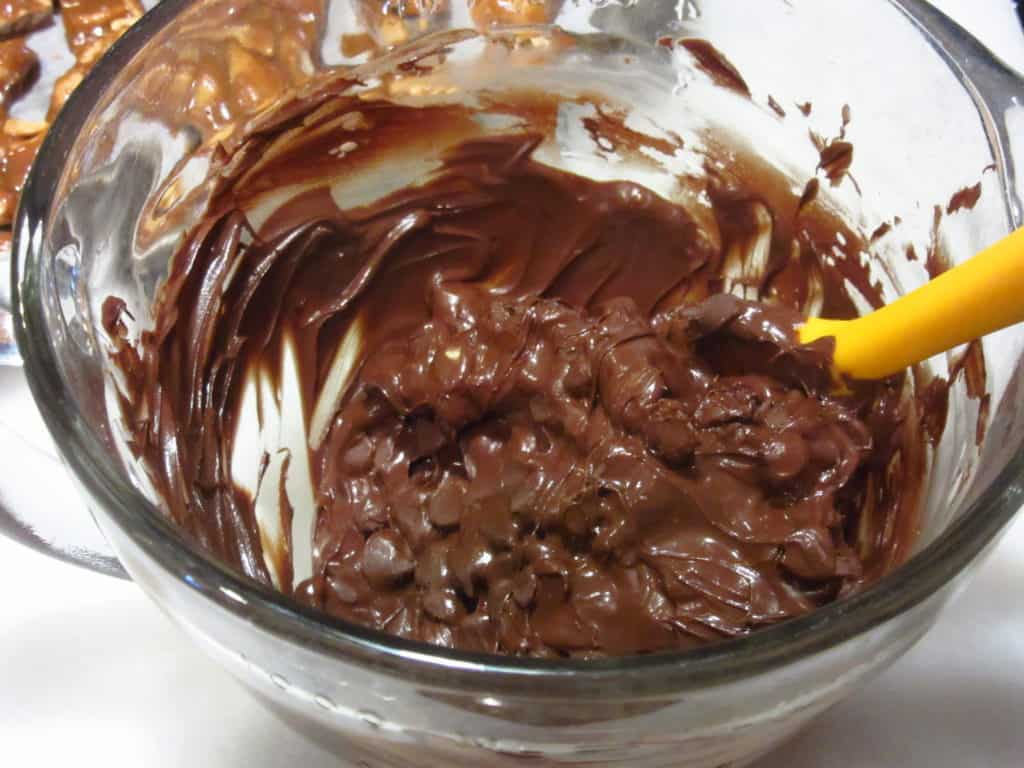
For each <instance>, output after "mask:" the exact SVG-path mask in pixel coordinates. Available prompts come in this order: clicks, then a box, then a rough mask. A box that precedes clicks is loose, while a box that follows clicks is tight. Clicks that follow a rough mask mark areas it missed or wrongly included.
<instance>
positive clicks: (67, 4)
mask: <svg viewBox="0 0 1024 768" xmlns="http://www.w3.org/2000/svg"><path fill="white" fill-rule="evenodd" d="M60 11H61V17H62V18H63V20H64V36H65V37H66V38H67V41H68V47H69V48H70V49H71V52H72V53H73V54H74V55H75V58H76V59H78V61H79V62H80V63H83V64H92V63H95V62H96V60H97V59H99V58H100V56H102V55H103V54H104V53H106V52H107V49H108V48H110V46H111V45H113V44H114V41H115V40H117V38H119V37H120V36H121V35H122V34H124V32H125V31H126V30H127V29H128V28H129V27H130V26H131V25H132V24H134V23H135V22H136V21H138V20H139V19H140V18H141V17H142V13H143V10H142V6H141V5H139V3H138V0H62V2H61V4H60Z"/></svg>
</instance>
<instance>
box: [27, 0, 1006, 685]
mask: <svg viewBox="0 0 1024 768" xmlns="http://www.w3.org/2000/svg"><path fill="white" fill-rule="evenodd" d="M881 1H882V2H884V3H886V4H889V5H891V6H894V7H895V8H896V9H898V10H900V11H901V12H903V13H904V14H907V15H908V16H911V18H912V20H913V21H914V22H915V23H916V24H917V25H918V26H920V27H922V28H923V29H924V30H927V29H928V25H929V24H932V23H934V18H932V19H930V20H922V19H918V18H916V17H914V15H913V13H912V10H910V9H908V8H907V6H906V5H904V4H903V2H901V0H881ZM192 5H194V2H193V0H163V1H162V2H159V3H158V4H157V5H156V6H155V7H154V8H153V9H152V10H150V11H149V12H148V13H147V14H146V15H145V16H144V17H143V18H142V19H141V20H140V21H139V22H138V23H136V24H135V25H134V26H133V27H132V28H131V29H129V30H128V32H126V34H125V35H124V36H123V37H122V38H121V39H120V40H119V41H118V42H117V43H116V44H115V45H114V46H113V47H112V48H111V50H110V51H109V52H108V54H107V55H106V56H105V57H104V58H103V59H102V60H101V61H100V62H99V63H98V64H97V66H96V67H95V68H94V69H93V71H92V72H91V73H90V74H89V76H88V77H86V79H85V81H84V82H83V84H82V85H81V86H80V87H79V88H78V89H76V91H75V92H74V93H73V94H72V96H71V98H70V99H69V101H68V102H67V104H66V105H65V108H64V109H63V110H62V112H61V114H60V115H59V116H58V118H57V120H56V121H55V122H54V124H53V126H52V127H51V129H50V131H49V134H48V135H47V137H46V139H45V141H44V143H43V145H42V148H41V149H40V152H39V156H38V158H39V159H38V161H37V162H36V163H34V164H33V168H32V171H31V173H30V175H29V178H28V181H27V183H26V185H25V189H24V192H23V196H22V201H21V205H20V207H19V210H18V213H17V216H16V220H15V226H14V246H13V255H14V258H13V259H12V298H13V303H14V309H15V334H16V338H17V343H18V348H19V350H20V352H21V354H22V357H23V360H24V368H25V373H26V377H27V379H28V382H29V386H30V389H31V391H32V394H33V397H34V399H35V402H36V404H37V405H38V406H39V409H40V411H41V413H42V416H43V419H44V421H45V423H46V425H47V428H48V429H49V431H50V433H51V435H52V436H53V438H54V441H55V442H56V444H57V446H58V448H59V451H60V453H61V455H62V457H63V459H64V461H65V463H66V464H67V465H68V467H69V468H70V469H71V470H72V473H73V474H74V476H75V477H76V478H77V479H78V480H79V482H80V484H81V485H82V486H83V487H84V489H85V490H87V491H88V494H89V496H90V497H91V499H92V501H93V502H94V507H98V508H99V510H100V514H99V517H100V518H102V519H107V520H110V521H112V522H113V524H114V525H115V526H116V527H117V528H119V529H120V530H121V531H122V532H123V533H124V534H125V535H127V536H128V537H129V539H130V540H131V541H132V542H133V543H134V544H135V545H136V546H137V547H138V548H139V549H141V550H142V552H143V553H144V554H145V555H146V556H147V557H148V558H150V559H151V560H152V561H153V562H155V563H156V564H158V565H159V567H161V568H162V569H163V570H164V571H165V572H166V573H168V574H170V575H171V576H172V577H173V578H174V579H176V580H177V581H179V582H182V583H184V584H185V585H186V586H187V587H188V588H190V589H193V590H195V591H197V592H199V593H200V594H202V595H203V596H204V598H205V599H207V600H209V601H211V602H212V603H214V604H216V605H218V606H220V607H221V608H222V609H224V610H226V611H229V612H230V613H232V614H234V615H235V616H238V617H241V618H243V619H245V620H246V621H247V622H250V623H254V624H256V625H258V626H259V627H260V628H262V629H264V630H266V631H268V632H270V633H271V634H273V635H274V636H276V637H278V638H280V639H282V640H284V641H287V642H291V643H295V644H299V645H301V646H303V647H305V648H308V649H311V650H315V651H317V652H321V653H326V654H328V655H329V656H331V657H334V658H336V659H339V660H342V661H345V662H348V663H357V664H364V665H368V666H371V667H372V668H373V669H375V670H377V671H380V672H382V673H386V674H389V675H393V676H398V677H401V678H403V679H405V680H407V681H415V682H418V683H421V684H425V685H430V686H436V687H439V688H448V689H459V690H465V689H469V690H479V691H481V692H483V691H486V692H490V693H506V694H520V695H529V696H531V697H567V696H573V697H579V696H595V697H596V696H601V697H609V696H611V697H622V696H623V695H628V696H630V697H636V696H656V695H662V694H666V693H670V692H678V691H681V690H687V689H697V688H702V687H710V686H717V685H724V684H728V683H730V682H733V681H736V680H740V679H743V678H746V677H750V676H753V675H757V674H762V673H765V672H767V671H769V670H771V669H775V668H777V667H780V666H783V665H786V664H789V663H792V662H794V661H797V660H800V659H804V658H806V657H809V656H811V655H814V654H818V653H822V652H825V651H827V650H829V649H831V648H833V647H835V646H838V645H840V644H842V643H843V642H845V641H847V640H849V639H851V638H854V637H856V636H859V635H861V634H863V633H865V632H867V631H869V630H871V629H872V628H875V627H877V626H879V625H881V624H883V623H885V622H887V621H888V620H890V619H892V618H893V617H895V616H897V615H899V614H901V613H904V612H906V611H908V610H910V609H911V608H913V607H915V606H917V605H918V604H920V603H922V602H923V601H925V600H927V599H928V598H929V597H931V596H932V595H934V594H935V593H936V592H938V591H940V590H941V589H942V588H943V587H944V586H946V585H947V584H948V583H949V582H950V581H951V580H953V579H954V578H955V577H956V576H957V575H958V574H959V573H960V572H961V571H963V570H964V569H965V568H966V567H967V566H968V565H969V564H970V563H971V562H972V561H973V560H974V559H975V558H976V557H977V556H978V555H979V554H980V553H981V552H982V551H983V550H985V549H986V547H987V546H989V545H990V543H992V541H993V540H994V539H995V537H996V536H997V535H998V533H999V532H1000V531H1001V530H1002V529H1003V528H1004V527H1005V526H1006V524H1007V523H1008V522H1009V521H1010V519H1011V518H1012V517H1013V516H1014V515H1015V513H1016V512H1017V510H1018V508H1019V507H1020V505H1021V503H1022V502H1024V483H1022V482H1021V480H1022V477H1024V445H1022V444H1018V445H1016V446H1014V451H1013V457H1012V459H1011V460H1010V461H1009V463H1008V464H1007V465H1006V467H1004V468H1003V470H1002V471H1001V472H1000V473H999V474H998V476H997V477H996V479H995V480H994V481H992V482H991V484H990V485H989V486H988V487H987V488H986V489H985V490H984V492H983V493H982V494H980V495H979V496H978V498H976V499H975V500H974V501H973V502H972V503H971V505H970V506H969V507H968V509H967V510H966V511H965V512H964V513H963V514H962V515H961V517H960V518H959V519H958V520H957V521H956V522H955V523H953V524H952V525H951V526H950V527H949V528H948V529H947V530H946V531H944V532H943V533H942V534H941V535H940V536H939V537H938V538H937V539H936V540H935V541H933V542H932V543H931V544H929V545H928V546H927V547H925V548H924V549H923V550H922V551H921V552H919V553H918V554H916V555H915V556H913V557H912V558H911V559H909V560H908V561H907V562H906V563H905V564H904V565H902V566H901V567H899V568H898V569H896V570H895V571H893V572H892V573H890V574H888V575H886V576H885V577H883V578H882V579H881V580H879V581H878V582H876V583H875V584H874V585H872V586H871V587H869V588H868V589H866V590H864V591H863V592H861V593H859V594H857V595H855V596H852V597H850V598H847V599H844V600H840V601H837V602H835V603H831V604H829V605H827V606H825V607H823V608H821V609H818V610H817V611H814V612H813V613H811V614H808V615H806V616H803V617H800V618H797V619H792V620H789V621H787V622H783V623H781V624H778V625H776V626H772V627H766V628H763V629H761V630H759V631H757V632H755V633H752V634H751V635H749V636H746V637H742V638H737V639H732V640H727V641H723V642H721V643H717V644H713V645H709V646H704V647H699V648H695V649H692V650H687V651H679V652H669V653H660V654H653V655H646V656H627V657H616V658H609V659H602V660H596V661H567V660H558V661H553V660H538V659H527V658H519V657H511V656H499V655H489V654H482V653H471V652H466V651H455V650H450V649H444V648H438V647H434V646H430V645H427V644H424V643H419V642H415V641H410V640H405V639H402V638H398V637H394V636H391V635H387V634H385V633H383V632H378V631H376V630H371V629H368V628H365V627H362V626H360V625H356V624H353V623H350V622H347V621H344V620H341V619H337V618H333V617H331V616H328V615H327V614H325V613H322V612H320V611H317V610H315V609H312V608H307V607H304V606H302V605H300V604H298V603H297V602H294V601H292V600H291V599H289V598H288V597H286V596H285V595H283V594H282V593H280V592H277V591H275V590H273V589H271V588H269V587H267V586H265V585H262V584H260V583H258V582H256V581H255V580H252V579H250V578H248V577H245V576H242V575H241V574H238V573H235V572H234V571H232V570H230V569H229V568H227V567H226V566H224V565H222V564H220V563H219V562H217V561H216V560H214V559H213V557H212V556H209V555H207V554H206V553H204V552H203V551H202V550H201V549H200V548H199V547H198V545H196V544H194V543H193V542H191V541H190V540H188V539H187V538H186V537H185V536H184V534H183V533H182V532H181V531H180V530H179V529H178V528H176V527H175V526H174V525H172V524H171V523H170V522H169V521H168V520H167V519H166V518H165V517H164V516H163V515H162V514H161V513H160V512H159V510H158V509H157V508H156V507H155V506H154V505H153V504H151V503H150V502H149V501H148V500H147V499H146V498H145V496H143V494H142V493H141V492H139V491H138V490H137V489H136V488H135V487H134V486H133V485H132V484H131V483H130V482H128V481H127V480H126V479H125V478H124V477H122V476H121V475H120V474H119V473H117V472H115V471H113V469H112V468H111V466H110V462H105V461H102V460H100V459H98V458H97V457H99V456H101V455H102V454H103V453H104V451H103V448H102V447H101V446H100V443H99V441H98V439H97V438H96V436H95V435H94V434H93V433H92V432H91V430H90V429H89V428H88V427H87V425H86V422H85V419H84V418H83V417H82V415H81V413H80V411H79V409H78V407H77V405H76V403H75V400H74V398H73V396H72V395H71V393H70V392H69V391H68V390H67V388H66V386H65V382H64V379H63V377H62V375H61V374H60V368H59V366H58V365H57V360H56V357H55V354H54V351H53V348H52V346H51V343H50V338H49V334H48V332H47V326H46V323H45V318H44V314H43V308H42V306H41V301H40V300H39V297H40V291H39V286H38V280H39V279H38V270H37V269H34V268H33V267H34V265H36V264H37V260H38V259H39V257H40V255H41V254H40V249H41V247H42V242H43V239H44V237H43V235H44V233H45V231H46V225H47V222H48V221H49V213H50V209H51V203H52V200H53V199H54V196H55V193H56V191H57V189H58V185H59V183H60V181H61V177H62V173H63V169H64V160H65V158H67V157H68V156H69V152H70V149H71V147H72V146H73V145H74V143H75V141H76V139H77V137H78V136H79V135H80V134H81V133H82V131H83V129H84V128H85V127H86V126H87V125H88V123H89V120H90V118H91V116H92V114H93V111H94V109H95V107H96V106H97V105H98V104H100V103H101V102H102V101H103V99H104V97H105V95H106V94H107V91H108V85H109V83H110V82H111V81H112V80H113V78H114V76H115V75H116V74H117V73H118V72H119V71H120V69H121V68H122V67H123V66H124V65H126V64H127V63H128V62H129V61H131V60H132V59H133V58H134V57H135V55H136V54H137V53H138V52H139V51H140V50H141V49H142V48H143V46H144V45H145V44H146V43H147V42H148V41H149V40H151V39H152V38H153V37H154V36H155V35H157V34H158V33H160V32H161V31H162V30H163V29H164V28H165V27H167V26H168V25H169V24H171V23H173V21H174V19H175V18H176V17H177V16H178V15H179V14H180V13H182V12H183V11H185V10H187V9H188V8H190V7H191V6H192ZM942 19H944V20H945V21H946V22H948V23H949V24H950V25H952V26H953V27H956V25H955V23H954V22H952V21H950V20H948V19H946V18H945V17H942ZM956 28H957V29H959V28H958V27H956ZM961 31H962V30H961ZM963 34H965V35H966V34H967V33H966V32H964V33H963ZM938 52H939V53H940V55H944V56H945V57H946V58H947V63H949V64H951V65H952V63H951V60H950V59H949V56H948V54H944V53H943V52H942V51H938ZM993 61H994V62H995V61H996V60H995V59H993ZM1012 223H1013V224H1014V225H1015V226H1019V225H1020V223H1021V222H1020V221H1012ZM1022 443H1024V441H1022ZM541 679H542V680H543V686H539V685H538V684H537V683H538V681H539V680H541Z"/></svg>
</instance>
